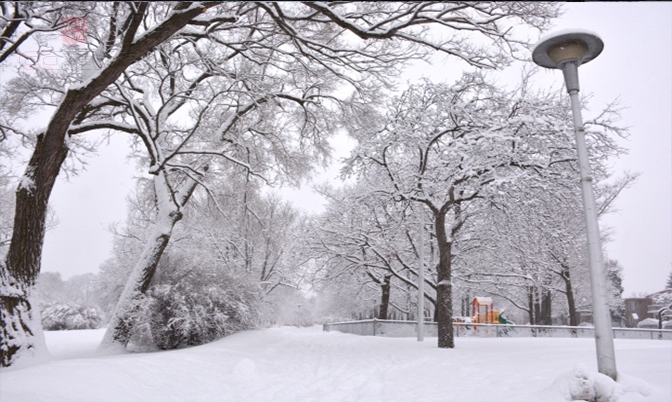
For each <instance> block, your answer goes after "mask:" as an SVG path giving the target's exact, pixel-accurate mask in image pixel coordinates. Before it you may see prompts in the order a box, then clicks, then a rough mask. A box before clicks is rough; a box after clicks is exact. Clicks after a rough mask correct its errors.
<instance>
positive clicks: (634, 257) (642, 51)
mask: <svg viewBox="0 0 672 402" xmlns="http://www.w3.org/2000/svg"><path fill="white" fill-rule="evenodd" d="M564 9H565V14H564V16H563V17H561V18H560V19H558V20H557V21H556V23H555V27H554V29H553V30H560V29H565V28H583V29H588V30H591V31H594V32H596V33H598V34H599V35H600V36H601V37H602V39H603V40H604V42H605V49H604V51H603V53H602V54H601V55H600V56H599V57H598V58H597V59H595V60H594V61H592V62H591V63H589V64H586V65H584V66H582V67H581V68H580V81H581V89H582V92H583V93H592V94H593V95H594V97H593V98H592V100H591V103H590V105H589V111H588V112H585V113H584V119H588V118H590V116H591V112H593V113H595V112H597V111H599V109H600V108H601V107H602V106H604V105H605V104H606V103H607V102H610V101H612V100H614V99H616V98H620V99H621V101H622V104H623V105H624V106H626V107H628V108H627V109H626V110H624V111H623V113H622V114H623V120H622V124H623V125H626V126H628V127H630V132H631V137H630V139H629V140H628V141H624V142H623V145H624V146H625V147H627V148H628V149H630V153H629V155H628V156H626V157H623V158H621V159H620V160H617V161H614V170H615V171H616V172H623V171H633V172H640V173H641V177H640V178H639V180H638V181H637V183H636V184H635V185H634V186H633V187H632V188H630V189H629V190H626V191H625V192H624V193H623V194H622V195H621V196H620V198H619V199H618V201H617V208H618V209H619V211H618V212H616V213H614V214H612V215H610V216H608V217H606V218H604V219H603V220H602V221H601V224H602V225H607V226H610V227H612V228H613V229H614V236H613V241H612V242H611V243H609V244H607V245H606V250H607V253H608V257H609V258H613V259H617V260H618V261H619V262H620V263H621V264H622V265H623V267H624V285H625V293H624V296H626V297H627V296H630V295H631V294H632V293H633V292H638V293H639V292H646V293H651V292H655V291H658V290H661V289H662V288H663V287H664V283H665V280H666V278H667V275H668V274H669V272H670V271H671V270H672V3H668V2H659V3H641V2H638V3H605V2H595V3H567V4H566V5H565V6H564ZM537 37H538V35H537V36H535V37H534V40H536V39H537ZM441 61H442V59H438V62H439V63H437V64H436V65H435V66H434V67H433V68H427V67H423V68H422V69H421V70H416V71H411V72H409V74H408V77H414V76H420V75H425V74H427V75H429V76H430V77H431V78H432V79H433V80H434V81H440V80H443V79H444V76H446V77H447V76H448V75H450V76H452V77H455V74H454V73H455V71H454V69H455V68H457V67H459V66H461V65H458V64H455V63H453V62H451V63H450V67H448V66H447V65H444V64H442V63H441ZM448 69H450V70H451V74H447V72H448V71H447V70H448ZM518 76H519V73H518V72H517V71H511V72H508V73H506V74H504V75H503V77H508V78H505V79H510V78H513V79H515V78H517V77H518ZM539 77H540V78H539V82H540V84H541V85H552V86H554V87H555V88H558V87H559V86H560V85H561V83H562V73H560V72H559V71H541V72H540V73H539ZM448 78H450V77H447V78H445V79H448ZM127 153H128V146H127V139H126V137H125V136H124V135H115V138H114V139H113V140H112V142H111V143H110V144H109V145H108V146H104V147H101V148H100V150H99V154H98V156H96V157H94V158H91V159H90V160H89V167H88V170H87V171H86V172H84V173H83V174H81V175H80V176H78V177H75V178H73V179H72V180H71V181H70V182H65V181H64V180H63V179H62V178H60V179H59V181H58V182H57V184H56V187H55V189H54V193H53V195H52V206H53V208H54V209H55V210H56V213H57V215H58V219H59V221H60V224H59V225H58V227H57V228H55V229H53V230H51V231H49V232H48V233H47V235H46V240H45V247H44V257H43V266H42V269H43V271H57V272H61V274H62V275H63V277H64V278H69V277H71V276H73V275H77V274H82V273H87V272H97V270H98V266H99V265H100V263H101V262H102V261H104V260H105V259H107V258H108V257H109V255H110V250H111V239H112V236H111V235H110V233H109V231H108V226H109V225H110V223H112V222H123V221H124V220H125V216H126V204H125V198H126V196H127V195H128V193H129V192H130V191H131V189H132V184H131V183H132V180H131V178H132V177H133V175H139V174H140V172H137V171H136V170H135V165H134V163H133V162H129V161H128V160H126V158H125V155H126V154H127ZM329 175H334V173H333V172H332V173H330V174H329ZM329 175H328V176H329ZM328 176H327V177H328ZM287 194H288V197H289V198H290V199H292V200H293V202H294V203H295V205H296V206H297V207H301V208H305V209H307V210H311V211H319V210H320V208H321V203H320V199H319V197H317V196H314V195H311V194H307V193H306V192H305V191H304V192H300V193H297V192H288V193H287Z"/></svg>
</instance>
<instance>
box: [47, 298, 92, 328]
mask: <svg viewBox="0 0 672 402" xmlns="http://www.w3.org/2000/svg"><path fill="white" fill-rule="evenodd" d="M102 323H103V315H102V313H101V311H100V310H99V309H98V308H97V307H91V306H81V305H77V304H73V303H53V304H48V305H45V306H43V309H42V327H43V328H44V329H45V330H46V331H60V330H70V329H96V328H100V327H101V326H102Z"/></svg>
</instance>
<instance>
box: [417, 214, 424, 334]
mask: <svg viewBox="0 0 672 402" xmlns="http://www.w3.org/2000/svg"><path fill="white" fill-rule="evenodd" d="M419 209H420V211H419V213H418V342H422V341H423V340H424V339H425V239H424V237H425V236H424V234H425V215H424V214H423V211H422V207H420V208H419Z"/></svg>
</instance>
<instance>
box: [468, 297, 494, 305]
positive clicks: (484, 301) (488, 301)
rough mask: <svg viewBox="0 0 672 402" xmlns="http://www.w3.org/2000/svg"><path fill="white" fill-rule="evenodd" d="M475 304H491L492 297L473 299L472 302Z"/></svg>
mask: <svg viewBox="0 0 672 402" xmlns="http://www.w3.org/2000/svg"><path fill="white" fill-rule="evenodd" d="M473 303H476V304H492V297H474V301H473V302H472V304H473Z"/></svg>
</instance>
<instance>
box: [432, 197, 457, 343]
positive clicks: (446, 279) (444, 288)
mask: <svg viewBox="0 0 672 402" xmlns="http://www.w3.org/2000/svg"><path fill="white" fill-rule="evenodd" d="M445 221H446V213H445V212H444V211H443V210H442V212H440V213H438V214H437V215H436V224H435V227H436V238H437V242H438V244H439V267H438V272H437V278H436V279H437V286H436V321H437V324H438V338H439V339H438V344H439V347H440V348H454V347H455V341H454V338H453V284H452V272H451V262H452V246H453V244H452V239H449V238H448V236H447V232H446V222H445Z"/></svg>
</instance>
